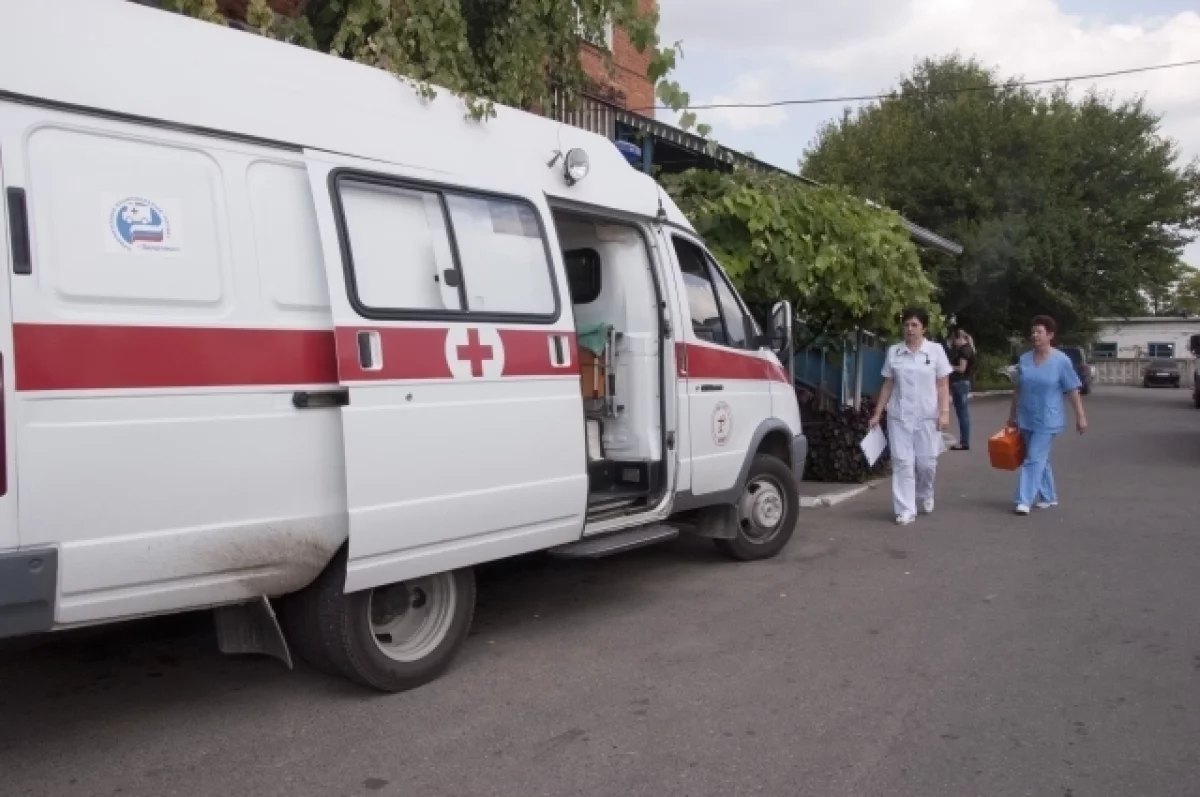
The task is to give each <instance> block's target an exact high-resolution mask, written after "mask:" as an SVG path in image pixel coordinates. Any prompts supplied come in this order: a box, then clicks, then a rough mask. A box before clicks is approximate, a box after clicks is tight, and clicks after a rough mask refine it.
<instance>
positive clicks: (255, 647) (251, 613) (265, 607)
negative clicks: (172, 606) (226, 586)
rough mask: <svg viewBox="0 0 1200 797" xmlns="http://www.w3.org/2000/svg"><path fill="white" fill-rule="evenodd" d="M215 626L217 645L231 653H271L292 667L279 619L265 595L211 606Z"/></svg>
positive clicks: (232, 654) (234, 654)
mask: <svg viewBox="0 0 1200 797" xmlns="http://www.w3.org/2000/svg"><path fill="white" fill-rule="evenodd" d="M213 619H214V620H215V621H216V626H217V647H218V648H220V650H221V652H222V653H225V654H227V655H231V656H238V655H246V654H255V653H257V654H261V655H265V656H271V657H272V658H275V659H278V660H279V661H281V662H283V663H284V665H285V666H286V667H287V668H288V669H289V670H290V669H293V664H292V654H291V651H289V650H288V644H287V640H286V639H284V637H283V630H282V629H281V628H280V627H279V619H278V618H277V617H276V616H275V610H274V609H272V608H271V601H270V600H268V599H267V596H266V595H262V596H260V597H259V599H258V600H256V601H252V602H250V603H241V604H238V605H236V606H221V607H219V608H217V609H214V610H213Z"/></svg>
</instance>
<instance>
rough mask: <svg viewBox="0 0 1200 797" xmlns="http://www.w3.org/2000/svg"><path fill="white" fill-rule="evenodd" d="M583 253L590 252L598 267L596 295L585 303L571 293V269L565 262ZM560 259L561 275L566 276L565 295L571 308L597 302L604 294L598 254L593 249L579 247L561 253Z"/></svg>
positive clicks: (602, 265)
mask: <svg viewBox="0 0 1200 797" xmlns="http://www.w3.org/2000/svg"><path fill="white" fill-rule="evenodd" d="M585 252H590V253H591V254H592V256H594V257H595V259H596V262H597V263H598V266H597V268H596V293H595V295H594V296H592V298H590V299H588V300H587V301H586V302H585V301H581V300H580V299H579V298H578V297H576V296H575V294H573V293H571V267H570V265H569V264H568V262H567V261H568V259H569V258H570V257H571V256H572V255H575V254H577V253H585ZM562 259H563V273H564V274H566V276H567V293H568V295H569V296H570V299H571V306H572V307H586V306H587V305H589V304H591V303H592V302H595V301H596V300H598V299H599V298H600V296H601V295H602V294H603V293H604V261H603V259H602V258H601V257H600V253H599V252H597V251H596V250H595V249H593V248H592V247H590V246H580V247H576V248H575V249H567V250H565V251H563V253H562Z"/></svg>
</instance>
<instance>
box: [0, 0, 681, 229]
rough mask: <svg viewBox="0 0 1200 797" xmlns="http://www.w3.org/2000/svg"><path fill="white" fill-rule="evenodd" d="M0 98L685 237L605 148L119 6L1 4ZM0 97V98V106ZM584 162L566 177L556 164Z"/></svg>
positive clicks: (394, 81)
mask: <svg viewBox="0 0 1200 797" xmlns="http://www.w3.org/2000/svg"><path fill="white" fill-rule="evenodd" d="M0 92H3V93H8V94H10V95H18V96H20V97H28V98H35V99H38V100H43V101H52V102H56V103H66V104H70V105H73V106H82V107H84V108H88V109H93V110H96V111H102V112H107V113H118V114H122V115H130V116H138V117H145V118H147V119H152V120H156V121H161V122H169V123H173V124H180V125H188V126H193V127H197V128H206V129H209V130H215V131H221V132H223V133H231V134H236V135H239V136H246V137H253V138H258V139H265V140H268V141H272V142H280V143H288V144H293V145H298V146H302V147H306V148H311V149H317V150H326V151H329V152H335V153H339V154H342V155H350V156H354V157H357V158H363V159H370V160H376V161H383V162H387V163H394V164H399V165H404V166H410V167H415V168H419V169H423V170H426V171H427V172H430V173H431V174H430V176H431V177H435V178H436V176H437V173H441V174H442V175H459V176H462V177H464V178H466V179H469V180H472V181H480V183H482V185H481V186H480V187H492V188H503V187H505V186H508V187H509V190H510V191H511V190H516V187H517V186H519V187H520V190H525V191H533V192H536V191H539V190H541V191H544V192H545V193H546V194H547V195H548V196H549V197H551V198H558V199H564V200H569V201H572V202H578V203H582V204H586V205H594V206H599V207H604V208H614V209H617V210H620V211H624V212H625V213H631V214H636V215H639V216H643V217H653V216H654V215H655V214H656V213H657V211H658V208H659V206H660V202H661V205H662V207H663V208H664V209H665V210H666V212H667V218H668V219H669V220H670V221H671V222H673V223H675V224H678V225H680V226H683V227H686V228H690V227H691V225H690V224H688V222H687V220H686V218H685V217H684V216H683V214H682V213H680V211H679V209H678V208H677V207H676V206H675V204H674V203H673V202H672V201H671V199H670V197H668V196H667V194H666V192H665V191H664V190H662V189H661V188H660V187H659V186H658V184H657V183H656V182H655V181H654V180H652V179H651V178H650V177H649V176H647V175H645V174H643V173H641V172H639V171H637V170H635V169H634V168H632V167H631V166H630V165H629V163H628V162H627V161H626V160H625V158H624V156H623V155H622V154H621V153H620V152H619V151H618V150H617V148H616V147H615V146H614V145H613V143H612V142H611V141H609V140H608V139H606V138H604V137H603V136H599V135H596V134H594V133H590V132H587V131H585V130H580V129H578V128H575V127H571V126H569V125H565V124H561V123H559V122H556V121H554V120H551V119H547V118H545V117H541V116H537V115H534V114H530V113H526V112H523V111H519V110H516V109H513V108H509V107H503V106H497V108H496V110H497V114H498V115H497V116H496V117H494V118H491V119H488V120H486V121H484V122H473V121H471V120H469V119H467V118H466V108H465V106H464V104H463V103H462V101H461V99H459V98H458V97H455V96H453V95H452V94H451V93H450V92H448V91H445V90H438V96H437V97H436V99H434V100H433V101H427V100H424V99H422V98H421V97H419V95H418V94H417V93H416V91H415V90H414V89H413V88H412V87H411V86H410V85H409V84H408V83H406V82H405V81H403V80H400V79H398V78H397V77H395V76H394V75H392V74H390V73H388V72H385V71H383V70H380V69H375V68H372V67H368V66H364V65H362V64H358V63H355V62H353V61H348V60H346V59H342V58H336V57H333V56H329V55H325V54H322V53H318V52H315V51H312V50H307V49H305V48H302V47H297V46H294V45H290V44H285V43H282V42H277V41H273V40H270V39H267V38H265V37H262V36H258V35H255V34H252V33H245V32H242V31H238V30H234V29H231V28H226V27H223V26H219V25H213V24H211V23H207V22H201V21H198V20H194V19H190V18H187V17H183V16H181V15H178V14H173V13H169V12H165V11H160V10H157V9H154V8H148V7H144V6H141V5H138V4H136V3H131V2H126V0H0ZM2 99H4V95H3V94H0V100H2ZM573 148H581V149H583V150H584V151H586V152H587V154H588V157H589V160H590V162H591V170H590V173H589V174H588V176H587V177H586V178H585V179H584V180H582V181H581V182H579V183H577V184H576V185H574V186H567V184H566V181H565V180H564V178H563V170H562V166H563V164H562V160H561V159H559V160H558V162H557V163H556V164H555V165H554V166H553V167H548V166H547V164H548V163H549V162H550V161H551V159H552V158H553V157H554V153H555V152H561V153H563V154H564V155H565V153H566V152H567V151H568V150H570V149H573Z"/></svg>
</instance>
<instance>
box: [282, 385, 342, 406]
mask: <svg viewBox="0 0 1200 797" xmlns="http://www.w3.org/2000/svg"><path fill="white" fill-rule="evenodd" d="M349 404H350V391H349V390H348V389H346V388H342V389H341V390H297V391H296V392H295V393H293V394H292V406H293V407H295V408H296V409H298V410H319V409H324V408H328V407H345V406H348V405H349Z"/></svg>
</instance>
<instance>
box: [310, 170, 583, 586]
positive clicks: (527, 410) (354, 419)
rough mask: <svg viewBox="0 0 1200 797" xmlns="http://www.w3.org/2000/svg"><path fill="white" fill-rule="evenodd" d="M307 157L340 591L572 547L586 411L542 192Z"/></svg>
mask: <svg viewBox="0 0 1200 797" xmlns="http://www.w3.org/2000/svg"><path fill="white" fill-rule="evenodd" d="M306 155H307V157H308V159H309V164H308V172H309V181H310V185H311V188H312V193H313V198H314V201H315V204H316V213H317V219H318V225H319V228H320V232H321V242H322V248H323V251H324V260H325V268H326V275H327V278H328V283H329V293H330V297H329V298H330V304H331V306H332V308H333V321H334V326H335V330H336V345H337V360H338V379H339V382H340V384H341V386H342V388H343V389H344V390H345V395H344V396H341V397H340V399H339V400H338V401H339V403H344V405H343V406H342V407H341V410H340V411H341V413H342V428H343V434H344V438H345V443H344V444H345V468H346V492H347V499H348V504H349V513H350V547H349V559H348V563H347V577H346V590H347V591H348V592H353V591H357V590H362V589H368V588H371V587H375V586H380V585H382V584H390V583H395V582H398V581H403V580H406V579H411V578H416V577H420V576H424V575H429V574H432V573H439V572H445V571H449V570H454V569H457V568H460V567H466V566H470V565H474V564H478V563H481V562H485V561H490V560H495V559H500V558H503V557H507V556H512V555H516V554H520V553H526V552H529V551H534V550H540V549H543V548H549V547H553V546H555V545H560V544H563V543H567V542H571V541H574V540H577V539H579V537H580V535H581V533H582V530H583V523H584V516H585V514H586V508H587V490H588V477H587V471H586V463H587V456H586V452H585V427H584V420H583V403H582V400H581V394H580V382H579V365H578V363H577V361H576V355H575V330H574V322H573V318H572V313H571V305H570V300H569V298H568V297H569V296H570V294H569V292H568V290H567V286H566V281H565V277H564V276H563V274H564V272H563V269H562V268H561V265H560V264H561V255H560V254H559V253H558V252H557V243H556V241H555V238H554V232H553V225H552V224H550V222H549V220H550V214H549V209H548V207H547V206H546V203H545V199H544V197H541V196H540V195H539V196H531V197H528V198H527V197H514V196H511V195H504V194H501V193H496V192H490V191H487V190H484V189H483V188H482V187H481V186H478V185H472V186H467V185H447V184H446V183H445V182H444V179H445V178H444V175H438V178H437V179H438V180H439V181H443V182H437V183H435V182H430V181H429V178H428V177H427V176H423V175H422V173H421V172H419V171H418V170H411V171H406V170H404V169H401V168H398V167H392V166H383V165H381V164H379V163H376V162H367V161H358V160H355V159H352V158H345V157H342V156H337V155H331V154H327V153H323V152H311V151H310V152H308V153H306Z"/></svg>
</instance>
